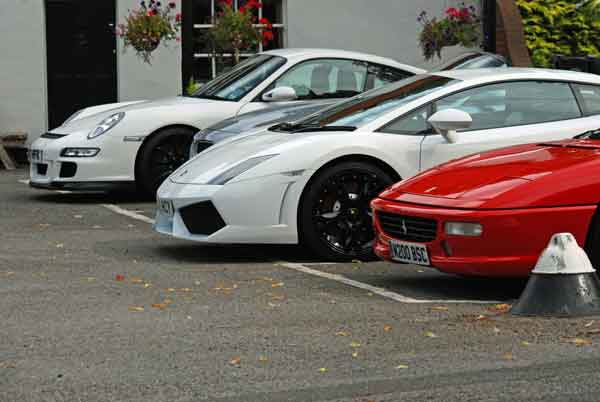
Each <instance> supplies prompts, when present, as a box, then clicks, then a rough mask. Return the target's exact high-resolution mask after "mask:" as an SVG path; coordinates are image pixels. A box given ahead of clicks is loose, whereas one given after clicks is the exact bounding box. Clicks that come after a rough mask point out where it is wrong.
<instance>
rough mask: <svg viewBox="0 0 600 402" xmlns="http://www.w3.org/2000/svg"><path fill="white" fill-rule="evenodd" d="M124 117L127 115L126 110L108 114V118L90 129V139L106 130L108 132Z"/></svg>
mask: <svg viewBox="0 0 600 402" xmlns="http://www.w3.org/2000/svg"><path fill="white" fill-rule="evenodd" d="M123 117H125V113H124V112H120V113H115V114H113V115H110V116H108V117H107V118H106V119H104V120H102V121H101V122H100V123H98V125H97V126H96V128H94V129H93V130H92V131H90V133H89V134H88V136H87V137H88V140H91V139H92V138H96V137H98V136H99V135H102V134H104V133H105V132H107V131H108V130H110V129H111V128H113V127H114V126H116V125H117V124H119V122H120V121H121V120H123Z"/></svg>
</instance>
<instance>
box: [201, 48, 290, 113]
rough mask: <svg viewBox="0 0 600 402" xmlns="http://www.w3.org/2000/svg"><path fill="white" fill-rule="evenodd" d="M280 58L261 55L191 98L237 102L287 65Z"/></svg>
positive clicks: (250, 59)
mask: <svg viewBox="0 0 600 402" xmlns="http://www.w3.org/2000/svg"><path fill="white" fill-rule="evenodd" d="M286 61H287V60H286V59H285V58H283V57H280V56H272V55H267V54H259V55H256V56H253V57H250V58H249V59H247V60H245V61H244V62H242V63H240V64H238V65H237V66H235V67H234V68H233V69H232V70H230V71H228V72H226V73H224V74H222V75H220V76H218V77H217V78H215V79H214V80H212V81H210V82H208V83H207V84H205V85H203V86H202V87H201V88H200V89H199V90H197V91H196V92H194V93H193V94H192V95H191V96H193V97H195V98H203V99H216V100H224V101H233V102H237V101H239V100H240V99H242V98H243V97H244V96H246V95H247V94H248V93H249V92H250V91H252V90H253V89H254V88H256V87H257V86H258V85H259V84H260V83H262V82H264V81H265V80H266V79H267V78H269V77H270V76H271V74H273V73H274V72H275V71H277V70H278V69H279V68H280V67H281V66H283V65H284V64H285V62H286Z"/></svg>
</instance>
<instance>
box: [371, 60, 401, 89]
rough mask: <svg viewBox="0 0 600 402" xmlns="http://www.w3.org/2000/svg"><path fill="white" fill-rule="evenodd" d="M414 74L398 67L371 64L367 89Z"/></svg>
mask: <svg viewBox="0 0 600 402" xmlns="http://www.w3.org/2000/svg"><path fill="white" fill-rule="evenodd" d="M412 75H413V74H411V73H408V72H406V71H403V70H398V69H396V68H391V67H385V66H380V65H377V64H370V65H369V74H368V76H367V84H366V89H373V88H380V87H382V86H384V85H387V84H389V83H392V82H396V81H400V80H402V79H404V78H408V77H410V76H412Z"/></svg>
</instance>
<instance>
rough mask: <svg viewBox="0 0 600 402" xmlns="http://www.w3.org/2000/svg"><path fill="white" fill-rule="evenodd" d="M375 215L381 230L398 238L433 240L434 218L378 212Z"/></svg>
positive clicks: (420, 240)
mask: <svg viewBox="0 0 600 402" xmlns="http://www.w3.org/2000/svg"><path fill="white" fill-rule="evenodd" d="M377 217H378V218H379V223H380V224H381V228H382V229H383V231H384V232H385V233H386V234H387V235H389V236H391V237H393V238H395V239H399V240H406V241H416V242H421V243H425V242H429V241H432V240H435V237H436V234H437V221H436V220H434V219H426V218H418V217H416V216H404V215H397V214H391V213H388V212H378V213H377Z"/></svg>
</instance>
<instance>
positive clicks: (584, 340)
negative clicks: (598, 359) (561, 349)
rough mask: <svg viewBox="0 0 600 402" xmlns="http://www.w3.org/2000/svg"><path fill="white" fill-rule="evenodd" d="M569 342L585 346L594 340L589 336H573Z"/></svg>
mask: <svg viewBox="0 0 600 402" xmlns="http://www.w3.org/2000/svg"><path fill="white" fill-rule="evenodd" d="M568 342H570V343H572V344H574V345H577V346H584V345H591V344H592V340H591V339H589V338H573V339H569V340H568Z"/></svg>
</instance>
